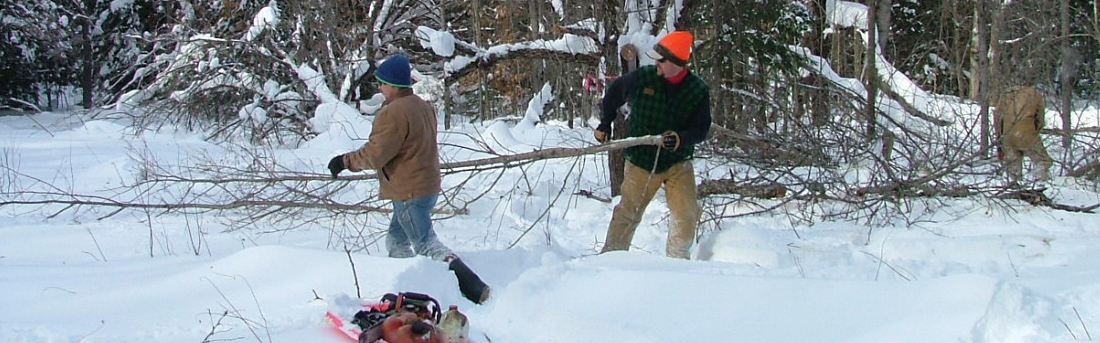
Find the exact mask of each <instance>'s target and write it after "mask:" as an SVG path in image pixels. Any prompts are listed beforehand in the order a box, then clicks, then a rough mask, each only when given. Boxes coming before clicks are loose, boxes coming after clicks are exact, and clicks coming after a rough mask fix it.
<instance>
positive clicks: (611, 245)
mask: <svg viewBox="0 0 1100 343" xmlns="http://www.w3.org/2000/svg"><path fill="white" fill-rule="evenodd" d="M661 185H664V187H665V200H666V202H667V203H668V209H669V212H671V214H672V218H671V223H669V229H668V239H667V242H666V245H665V254H666V255H668V256H669V257H675V258H683V259H689V258H691V244H692V243H693V242H694V241H695V228H696V226H697V225H698V224H699V217H700V216H701V215H702V213H703V210H702V208H701V207H700V206H699V201H698V200H697V197H696V191H695V167H693V166H692V165H691V161H683V162H680V163H677V164H675V165H673V166H672V167H671V168H669V169H668V170H666V171H664V172H662V173H657V174H650V171H649V170H645V169H642V168H640V167H638V166H635V165H634V164H633V163H630V162H627V163H626V168H625V170H624V172H623V185H622V192H623V194H622V197H621V198H620V200H619V204H618V205H615V210H614V212H613V213H612V215H611V224H610V225H609V226H608V228H607V239H605V240H604V246H603V250H602V251H600V252H601V253H603V252H608V251H616V250H628V249H630V242H631V241H633V240H634V231H635V230H636V229H637V228H638V223H639V222H640V221H641V218H642V214H643V213H644V212H645V208H646V206H648V205H649V202H650V201H652V200H653V197H654V196H655V195H656V194H657V189H658V188H659V187H661Z"/></svg>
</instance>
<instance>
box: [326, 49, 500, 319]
mask: <svg viewBox="0 0 1100 343" xmlns="http://www.w3.org/2000/svg"><path fill="white" fill-rule="evenodd" d="M374 76H375V78H376V79H377V80H378V81H379V82H381V85H380V86H379V89H380V90H381V91H382V95H384V96H385V97H386V100H385V101H384V102H383V103H382V108H381V109H379V110H378V112H377V113H376V114H375V116H374V126H373V127H372V128H371V133H370V137H369V138H368V140H367V143H366V144H364V145H363V146H362V147H361V148H359V149H357V150H355V151H352V152H348V153H345V154H341V155H337V156H336V157H333V158H332V160H330V161H329V164H328V169H329V171H330V172H331V173H332V177H333V178H336V177H337V175H339V174H340V172H341V171H343V170H345V169H347V170H350V171H353V172H356V171H361V170H365V169H374V170H376V171H377V172H378V181H379V184H380V191H379V197H381V198H382V199H389V200H391V202H392V205H393V214H392V215H391V218H390V225H389V229H388V231H387V233H386V249H387V250H388V251H389V256H390V257H395V258H408V257H413V256H416V255H417V254H419V255H424V256H427V257H430V258H432V259H434V260H437V261H442V262H448V263H449V264H450V267H451V270H453V271H455V274H456V275H457V276H458V278H459V287H460V290H461V291H462V294H463V295H464V296H466V298H468V299H470V300H471V301H473V302H475V303H481V302H484V301H485V300H486V299H487V298H488V297H489V287H488V286H486V285H485V283H484V282H482V281H481V279H480V278H478V277H477V275H476V274H474V273H473V271H471V270H470V269H469V267H467V266H466V265H465V264H464V263H463V262H462V261H461V260H460V259H459V258H458V257H457V256H456V255H455V254H454V252H452V251H451V249H450V248H448V247H447V246H446V245H443V243H442V242H440V241H439V238H438V237H437V236H436V233H435V230H433V229H432V213H431V212H432V208H434V207H435V203H436V200H437V199H438V198H439V193H440V192H441V191H442V188H441V186H440V185H441V183H442V177H441V173H440V171H439V146H438V145H437V143H436V136H437V130H438V129H437V119H436V115H435V108H434V107H432V105H431V104H429V103H428V102H427V101H424V99H421V98H420V97H419V96H417V95H416V94H414V93H413V89H412V83H413V81H412V66H411V65H410V64H409V59H408V58H407V57H405V56H404V55H400V54H398V55H394V56H391V57H389V58H387V59H386V60H385V61H383V62H382V64H381V65H379V66H378V69H377V70H376V71H375V73H374Z"/></svg>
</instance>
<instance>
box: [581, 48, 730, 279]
mask: <svg viewBox="0 0 1100 343" xmlns="http://www.w3.org/2000/svg"><path fill="white" fill-rule="evenodd" d="M692 40H693V37H692V35H691V33H690V32H687V31H673V32H671V33H669V34H667V35H665V36H664V37H663V38H661V40H659V41H658V43H657V44H656V45H654V46H653V49H652V50H650V51H648V52H646V55H648V56H649V57H650V58H653V59H654V60H656V65H649V66H644V67H641V68H638V69H637V70H635V71H633V72H630V73H628V74H626V75H623V76H622V77H620V78H618V79H616V80H615V81H614V82H612V83H611V85H610V86H608V88H607V92H606V93H605V94H604V98H603V105H602V113H601V115H600V125H599V126H598V127H596V130H595V132H594V133H593V135H594V136H595V137H596V140H597V141H600V142H606V141H607V140H608V139H609V138H610V137H611V123H612V122H613V121H614V120H615V117H616V116H617V115H618V109H619V107H621V106H622V105H623V104H625V103H627V102H629V103H630V112H631V113H630V120H629V122H630V124H629V125H628V127H627V128H626V130H627V133H628V136H630V137H641V136H649V135H661V136H662V137H663V138H662V144H661V145H660V146H654V145H642V146H634V147H630V148H626V150H624V151H623V156H624V157H625V158H626V161H627V163H626V167H625V169H624V173H623V184H622V197H621V198H620V200H619V204H618V205H616V206H615V210H614V212H613V213H612V215H611V224H610V225H609V226H608V229H607V238H606V239H605V240H604V246H603V249H602V250H601V251H600V252H601V253H604V252H608V251H618V250H628V249H630V243H631V241H632V240H633V239H634V231H635V230H636V229H637V228H638V223H639V222H640V221H641V217H642V214H643V213H644V212H645V208H646V206H647V205H648V204H649V202H650V201H652V200H653V197H654V196H655V195H656V193H657V189H658V188H659V187H660V186H661V185H664V187H665V200H666V202H667V203H668V208H669V211H670V212H671V214H672V216H671V223H670V224H669V231H668V239H667V243H666V246H665V254H667V255H668V256H669V257H675V258H683V259H688V258H690V257H691V252H690V251H691V245H692V243H693V242H694V240H695V229H696V226H697V225H698V223H699V217H700V216H701V215H702V208H701V207H700V206H699V201H698V200H697V199H696V198H697V197H696V190H695V168H694V167H693V166H692V164H691V159H692V157H693V155H694V153H695V145H696V144H698V143H700V142H702V141H703V140H705V139H706V137H707V133H708V131H709V129H710V122H711V118H710V87H709V86H707V84H706V83H705V82H703V80H702V79H701V78H699V76H697V75H695V74H694V73H691V72H690V71H688V69H687V68H686V65H687V61H688V59H689V58H690V57H691V49H692ZM617 129H619V130H622V129H623V128H617Z"/></svg>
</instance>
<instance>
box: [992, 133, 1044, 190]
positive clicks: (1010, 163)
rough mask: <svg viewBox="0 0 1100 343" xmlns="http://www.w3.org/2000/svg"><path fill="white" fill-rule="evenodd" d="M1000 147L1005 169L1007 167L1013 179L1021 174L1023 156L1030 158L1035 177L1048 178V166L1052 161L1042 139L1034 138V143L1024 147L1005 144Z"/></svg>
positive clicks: (1017, 178)
mask: <svg viewBox="0 0 1100 343" xmlns="http://www.w3.org/2000/svg"><path fill="white" fill-rule="evenodd" d="M1001 149H1003V151H1004V154H1005V156H1004V162H1005V169H1007V172H1008V176H1009V177H1010V178H1011V179H1012V180H1013V181H1016V180H1019V179H1020V177H1021V176H1023V172H1024V156H1027V157H1028V158H1030V159H1031V164H1032V167H1033V168H1034V173H1035V177H1036V178H1037V179H1039V180H1048V179H1050V166H1051V165H1053V164H1054V161H1053V160H1051V159H1050V155H1048V154H1047V149H1046V148H1045V147H1043V142H1042V141H1038V140H1036V141H1035V143H1034V144H1032V145H1030V146H1025V147H1012V146H1009V145H1008V144H1005V145H1004V146H1003V147H1002V148H1001Z"/></svg>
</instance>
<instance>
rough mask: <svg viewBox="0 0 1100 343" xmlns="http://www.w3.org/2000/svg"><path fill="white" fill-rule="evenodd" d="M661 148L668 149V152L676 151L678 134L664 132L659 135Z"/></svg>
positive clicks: (678, 139)
mask: <svg viewBox="0 0 1100 343" xmlns="http://www.w3.org/2000/svg"><path fill="white" fill-rule="evenodd" d="M661 147H662V148H665V149H668V150H669V151H676V149H679V148H680V134H678V133H676V131H665V133H662V134H661Z"/></svg>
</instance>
